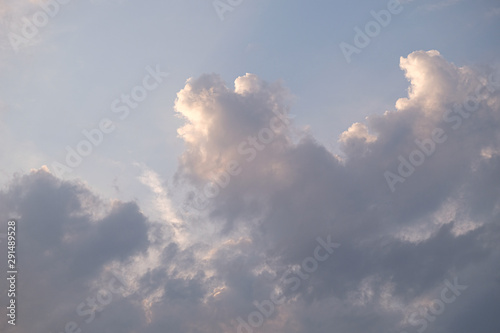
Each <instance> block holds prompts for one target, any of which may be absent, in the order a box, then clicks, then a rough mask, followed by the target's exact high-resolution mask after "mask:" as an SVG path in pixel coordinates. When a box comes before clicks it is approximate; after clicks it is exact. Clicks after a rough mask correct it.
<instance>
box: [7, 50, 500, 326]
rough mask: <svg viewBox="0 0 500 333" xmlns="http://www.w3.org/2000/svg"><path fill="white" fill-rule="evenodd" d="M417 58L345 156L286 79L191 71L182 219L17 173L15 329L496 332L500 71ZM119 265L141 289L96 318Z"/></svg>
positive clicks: (185, 104)
mask: <svg viewBox="0 0 500 333" xmlns="http://www.w3.org/2000/svg"><path fill="white" fill-rule="evenodd" d="M400 66H401V69H402V70H403V71H404V73H405V75H406V77H407V79H408V81H409V89H408V96H407V97H405V98H401V99H399V100H398V101H396V103H395V109H394V110H391V111H386V112H385V113H384V114H381V115H373V116H371V117H368V118H367V119H366V121H365V122H363V123H356V124H353V125H352V126H351V127H350V128H349V129H347V130H346V131H345V132H344V133H342V135H340V137H339V141H340V144H341V147H342V155H341V156H336V155H333V154H332V153H331V152H329V151H328V150H327V149H326V148H325V147H324V146H322V145H321V144H320V143H318V142H317V141H316V140H315V139H314V138H313V137H311V136H310V135H309V134H308V133H307V132H303V131H301V130H299V129H297V128H295V127H294V126H293V121H292V119H291V118H293V117H291V116H290V115H289V109H290V102H291V101H292V100H293V98H292V96H290V93H289V92H288V91H287V90H286V89H285V88H284V87H283V86H282V84H281V83H273V84H270V83H266V82H264V81H262V80H261V79H259V78H258V77H257V76H256V75H253V74H246V75H244V76H241V77H239V78H237V79H236V80H235V83H234V89H233V88H230V87H227V86H226V85H225V83H224V82H223V81H222V79H221V78H220V77H219V76H217V75H215V74H211V75H203V76H201V77H200V78H198V79H190V80H188V81H187V83H186V85H185V87H184V88H183V89H182V90H181V91H180V92H179V93H178V97H177V100H176V104H175V109H176V111H177V112H178V114H179V116H180V117H182V118H183V119H185V121H186V123H185V125H184V126H183V127H182V128H180V129H179V132H178V133H179V136H180V137H181V138H182V139H183V140H184V141H185V145H186V149H185V152H184V153H183V155H182V156H181V157H180V160H179V169H178V172H177V175H176V184H177V188H174V190H175V191H174V192H178V193H182V195H183V197H182V200H184V201H185V202H184V203H185V204H186V205H187V207H188V213H187V214H183V215H182V216H180V217H178V218H179V219H180V220H182V221H179V220H177V217H176V218H175V221H173V220H172V221H168V220H162V219H161V218H160V219H159V220H157V221H153V220H151V219H148V218H147V217H146V216H144V214H143V213H142V212H141V210H140V208H139V207H138V206H137V204H135V203H122V202H114V203H108V202H105V201H103V200H102V199H100V198H98V197H97V196H96V195H95V194H93V193H92V192H91V191H90V190H89V189H87V188H86V187H85V186H84V185H82V184H78V183H69V182H65V181H61V180H58V179H56V178H55V177H53V176H52V175H50V174H49V173H48V172H46V171H44V170H38V171H34V172H32V173H31V174H29V175H25V176H19V177H17V178H15V179H14V180H13V181H12V183H11V185H10V187H9V188H6V189H4V190H3V191H2V192H1V193H0V197H1V200H0V202H1V203H2V205H3V207H2V210H1V211H2V219H3V220H7V219H8V218H9V217H12V216H14V217H17V219H18V221H19V225H20V228H19V237H20V239H19V249H20V250H19V251H20V253H19V257H20V258H22V259H21V261H20V262H21V263H22V264H21V266H22V267H23V270H22V271H21V274H20V282H19V283H20V285H19V289H20V290H23V293H22V294H21V295H20V296H19V302H20V304H21V305H20V310H19V313H20V318H19V325H18V326H16V327H10V325H9V327H7V325H6V324H5V325H4V324H3V321H2V324H1V325H2V326H1V329H2V331H6V332H16V333H17V332H33V331H50V332H56V331H57V332H59V331H63V329H64V326H65V324H66V323H68V322H71V321H74V322H75V323H76V324H78V325H79V328H80V329H82V331H103V332H105V331H121V332H146V333H149V332H151V333H157V332H238V330H239V332H249V331H256V332H257V331H259V332H309V333H316V332H318V333H320V332H332V331H339V332H346V333H351V332H352V333H358V332H366V331H378V332H402V331H407V332H416V331H418V330H420V331H425V330H428V332H450V331H453V332H458V333H461V332H464V333H465V332H470V331H472V330H474V331H475V332H479V333H481V332H484V333H491V332H493V331H497V330H498V329H499V328H500V320H499V319H498V316H497V315H496V309H498V306H499V304H500V270H499V269H498V262H499V259H500V252H499V246H498V244H499V242H498V241H499V238H500V228H499V222H498V221H499V217H500V201H499V199H500V186H499V185H500V184H499V182H500V179H499V178H498V175H499V171H500V154H499V152H500V136H499V131H498V129H499V128H500V123H499V122H500V99H499V96H500V93H499V91H500V82H499V76H498V69H496V68H495V67H490V68H471V67H458V66H456V65H454V64H451V63H449V62H448V61H446V60H445V59H444V58H443V57H442V56H441V55H440V54H439V52H437V51H428V52H424V51H417V52H413V53H411V54H410V55H408V56H407V57H406V58H401V61H400ZM436 133H437V134H439V135H437V134H436ZM445 137H446V139H444V138H445ZM416 151H419V152H420V153H416ZM402 160H404V161H407V162H408V163H410V165H409V166H408V165H406V166H403V167H401V166H400V165H401V164H405V163H406V162H402ZM413 162H416V163H413ZM414 164H415V165H414ZM405 167H406V169H405ZM411 168H413V169H414V170H413V171H411V172H410V169H411ZM399 169H400V170H399ZM401 170H403V171H407V172H406V173H405V172H403V173H404V175H402V174H401V172H400V171H401ZM387 172H390V173H392V174H393V175H395V177H396V178H391V179H397V180H395V181H394V182H393V183H392V186H391V182H390V181H388V180H387V177H386V174H387ZM149 175H150V176H151V174H149ZM397 177H399V178H397ZM148 179H154V177H149V178H148ZM149 183H150V182H149ZM154 183H155V185H154V186H155V188H156V187H157V186H158V184H157V183H158V182H157V181H155V182H154ZM206 184H211V185H210V186H209V187H210V188H211V189H212V190H213V188H214V187H215V186H217V188H218V190H219V191H218V192H217V194H216V195H213V192H210V193H212V195H209V196H208V197H207V195H206V194H207V193H206V192H204V190H205V186H206ZM186 185H189V186H191V187H192V189H193V190H192V191H187V190H186ZM155 191H156V193H161V195H162V200H167V199H166V198H165V193H167V192H168V191H165V192H163V191H161V190H159V189H157V188H156V189H155ZM171 192H172V191H170V192H169V193H171ZM184 195H185V196H184ZM171 196H172V197H173V195H171ZM196 198H198V199H199V198H202V199H203V201H204V205H203V207H199V206H195V207H193V202H194V201H196V200H198V199H196ZM171 199H172V200H174V199H173V198H171ZM160 210H161V209H160ZM159 216H168V214H163V215H162V214H159ZM172 219H174V218H172ZM208 229H210V230H216V232H215V233H213V234H210V235H207V234H204V232H203V230H208ZM193 235H196V237H195V236H193ZM329 242H333V243H339V244H340V246H335V249H334V250H333V247H332V248H329V247H328V246H325V245H324V244H327V243H329ZM329 249H331V250H332V251H331V252H329ZM309 258H310V259H309ZM322 258H324V260H323V259H322ZM112 273H113V274H115V275H116V276H119V277H122V278H121V279H122V281H123V282H122V285H125V286H126V288H125V287H124V290H126V292H123V293H116V294H114V298H113V300H112V302H109V303H108V304H106V305H105V306H103V305H102V304H101V308H99V307H97V309H99V310H100V311H97V310H96V311H94V312H95V314H96V317H95V318H94V319H92V320H91V321H90V322H89V323H86V320H87V319H89V320H90V318H91V315H90V314H87V315H80V314H79V313H78V311H77V309H78V307H79V305H80V304H81V302H84V304H86V303H85V300H86V299H87V298H88V297H93V296H95V295H99V292H100V290H103V288H104V287H103V286H106V285H108V284H109V281H110V280H111V279H113V276H114V275H112ZM462 285H464V286H467V288H465V287H460V286H462ZM457 286H458V287H457ZM460 288H462V289H460ZM108 289H109V288H108ZM104 290H105V289H104ZM101 293H103V292H101ZM102 295H104V294H102ZM443 295H444V296H443ZM101 298H102V297H101ZM452 298H453V301H450V300H451V299H452ZM273 300H276V301H277V300H279V302H276V303H274V301H273ZM254 301H256V303H255V302H254ZM254 303H255V304H254ZM441 304H443V306H444V307H443V308H440V306H441ZM79 309H80V313H81V312H82V311H81V310H85V309H87V310H88V309H90V308H89V307H86V305H84V306H83V307H80V308H79ZM88 313H92V311H89V312H88ZM261 318H262V320H260V319H261ZM260 321H262V323H261V322H260ZM58 330H59V331H58Z"/></svg>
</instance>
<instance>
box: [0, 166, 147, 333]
mask: <svg viewBox="0 0 500 333" xmlns="http://www.w3.org/2000/svg"><path fill="white" fill-rule="evenodd" d="M0 207H1V209H0V218H1V220H2V221H5V222H6V221H8V219H11V218H16V220H17V221H18V223H17V230H16V231H17V237H16V238H17V253H16V257H17V261H18V262H17V267H18V270H19V272H20V273H19V275H18V281H17V289H18V293H17V303H18V308H17V315H18V318H17V325H16V326H11V325H9V324H7V321H6V320H5V318H7V316H6V308H5V307H3V308H2V310H1V313H2V317H3V319H2V320H1V321H0V327H1V330H2V332H7V331H8V332H33V331H45V332H52V331H54V332H55V331H57V332H59V330H64V329H65V328H64V326H65V324H66V322H72V321H76V322H78V321H79V319H82V317H79V316H78V315H77V314H76V309H77V306H78V305H79V303H80V302H83V301H85V300H86V298H87V297H92V296H95V290H94V288H93V287H92V285H93V284H94V282H95V281H97V280H98V278H99V277H100V276H101V275H103V274H104V273H105V272H106V271H107V267H108V266H110V265H112V264H115V263H118V264H120V263H126V262H127V261H129V260H130V258H132V257H134V256H137V255H140V254H141V253H143V252H145V251H146V250H147V248H148V235H147V231H148V228H147V218H146V217H145V216H144V215H143V214H142V213H141V212H140V209H139V207H138V206H137V205H135V204H134V203H123V202H114V203H112V204H107V203H104V202H103V201H102V200H101V199H99V198H98V197H97V196H96V195H95V194H93V193H92V192H91V191H90V190H89V189H88V188H87V187H86V186H84V185H83V184H80V183H72V182H65V181H61V180H58V179H56V178H55V177H53V176H52V175H51V174H50V173H49V172H48V171H47V168H46V167H45V168H41V169H40V170H33V171H32V172H31V173H30V174H28V175H24V176H16V177H15V178H14V179H13V180H12V181H11V183H10V185H9V186H7V187H6V188H4V189H3V190H2V191H1V192H0ZM6 229H7V228H6V223H2V230H1V231H2V232H5V231H6ZM4 246H6V244H5V243H2V247H4ZM2 253H4V251H2ZM1 268H2V271H4V272H6V271H7V265H6V261H5V260H4V261H2V264H1ZM114 285H119V284H114ZM0 286H1V287H0V289H1V290H2V293H3V294H4V295H6V291H7V290H8V289H9V288H8V286H7V284H6V280H5V278H4V279H2V282H1V284H0ZM105 297H106V298H108V297H109V295H106V296H105ZM117 303H119V302H117ZM88 309H89V308H88V307H87V308H82V311H88ZM131 316H134V317H136V318H139V319H140V317H139V316H137V315H135V314H134V313H131ZM75 319H76V320H75Z"/></svg>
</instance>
